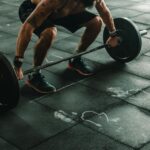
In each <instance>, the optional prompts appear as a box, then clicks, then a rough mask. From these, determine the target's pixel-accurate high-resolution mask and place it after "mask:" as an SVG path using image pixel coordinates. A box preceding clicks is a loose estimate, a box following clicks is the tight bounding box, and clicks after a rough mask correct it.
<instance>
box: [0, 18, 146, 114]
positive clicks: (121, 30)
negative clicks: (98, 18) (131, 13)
mask: <svg viewBox="0 0 150 150" xmlns="http://www.w3.org/2000/svg"><path fill="white" fill-rule="evenodd" d="M114 23H115V26H116V29H117V31H118V36H119V37H120V39H121V43H120V44H118V46H116V47H114V48H111V47H109V46H108V45H107V44H104V45H101V46H98V47H96V48H93V49H91V50H88V51H85V52H82V53H79V54H76V55H73V56H70V57H67V58H63V59H60V60H58V61H56V62H52V63H47V64H44V65H41V66H38V67H34V68H31V69H28V70H26V71H24V75H26V74H28V73H31V72H33V71H35V70H40V69H44V68H46V67H50V66H52V65H56V64H58V63H61V62H63V61H67V60H70V59H72V58H75V57H79V56H82V55H85V54H88V53H91V52H94V51H97V50H100V49H102V48H105V49H106V51H107V52H108V54H109V55H110V56H111V57H112V58H113V59H115V60H116V61H118V62H122V63H126V62H129V61H132V60H133V59H134V58H135V57H136V56H137V55H138V54H139V53H140V50H141V46H142V40H141V35H144V34H146V33H147V31H146V30H142V31H139V30H138V28H137V26H136V25H135V23H134V22H133V21H131V20H130V19H128V18H115V19H114ZM108 37H109V31H108V29H107V28H106V27H105V28H104V32H103V41H104V43H106V40H107V39H108ZM0 91H1V93H0V111H7V110H9V109H12V108H14V107H15V106H16V105H17V104H18V102H19V97H20V88H19V83H18V79H17V77H16V73H15V71H14V69H13V67H12V65H11V63H10V62H9V60H8V59H7V58H6V57H5V56H4V55H3V54H2V53H0Z"/></svg>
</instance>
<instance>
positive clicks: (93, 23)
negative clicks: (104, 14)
mask: <svg viewBox="0 0 150 150" xmlns="http://www.w3.org/2000/svg"><path fill="white" fill-rule="evenodd" d="M102 23H103V22H102V19H101V17H100V16H95V17H94V18H93V19H92V20H90V21H89V22H88V23H87V25H86V27H87V28H88V29H92V31H96V32H100V30H101V27H102Z"/></svg>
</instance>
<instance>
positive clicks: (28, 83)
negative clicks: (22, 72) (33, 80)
mask: <svg viewBox="0 0 150 150" xmlns="http://www.w3.org/2000/svg"><path fill="white" fill-rule="evenodd" d="M25 83H26V84H27V85H28V86H29V87H31V88H32V89H34V90H35V91H36V92H38V93H41V94H48V93H54V92H56V88H55V90H54V91H49V92H44V91H41V90H39V89H37V88H36V87H35V86H33V85H32V84H30V82H29V81H26V82H25Z"/></svg>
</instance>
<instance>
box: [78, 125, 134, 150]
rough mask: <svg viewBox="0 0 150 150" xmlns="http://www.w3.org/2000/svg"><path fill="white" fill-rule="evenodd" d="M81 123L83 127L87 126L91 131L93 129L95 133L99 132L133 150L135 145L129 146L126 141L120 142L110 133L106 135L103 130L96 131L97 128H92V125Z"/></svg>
mask: <svg viewBox="0 0 150 150" xmlns="http://www.w3.org/2000/svg"><path fill="white" fill-rule="evenodd" d="M81 125H82V126H84V127H86V128H88V129H90V130H92V131H94V132H96V133H97V134H101V135H103V136H106V137H107V138H109V139H111V140H112V141H115V142H117V143H119V144H121V145H124V146H126V147H128V148H131V149H133V150H134V148H135V147H133V146H131V145H128V144H126V143H124V142H121V141H119V140H117V139H116V138H114V137H112V136H110V135H108V134H105V133H104V132H101V131H98V130H96V129H94V128H92V127H90V126H88V125H86V124H81Z"/></svg>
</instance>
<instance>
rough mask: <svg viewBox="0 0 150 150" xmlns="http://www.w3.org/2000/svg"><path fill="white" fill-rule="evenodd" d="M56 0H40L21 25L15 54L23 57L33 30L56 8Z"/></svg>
mask: <svg viewBox="0 0 150 150" xmlns="http://www.w3.org/2000/svg"><path fill="white" fill-rule="evenodd" d="M57 5H58V2H57V0H42V1H41V2H40V3H39V4H38V6H37V7H36V8H35V10H34V11H33V12H32V13H31V15H30V16H29V17H28V18H27V20H26V21H25V22H24V23H23V25H22V26H21V29H20V31H19V34H18V38H17V46H16V56H19V57H23V56H24V51H25V50H26V48H27V46H28V44H29V42H30V40H31V37H32V33H33V31H34V30H35V29H36V28H37V27H39V26H40V25H41V24H42V23H43V21H44V20H45V19H46V18H47V17H48V15H49V14H50V13H51V12H52V11H53V10H54V9H56V8H57Z"/></svg>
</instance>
